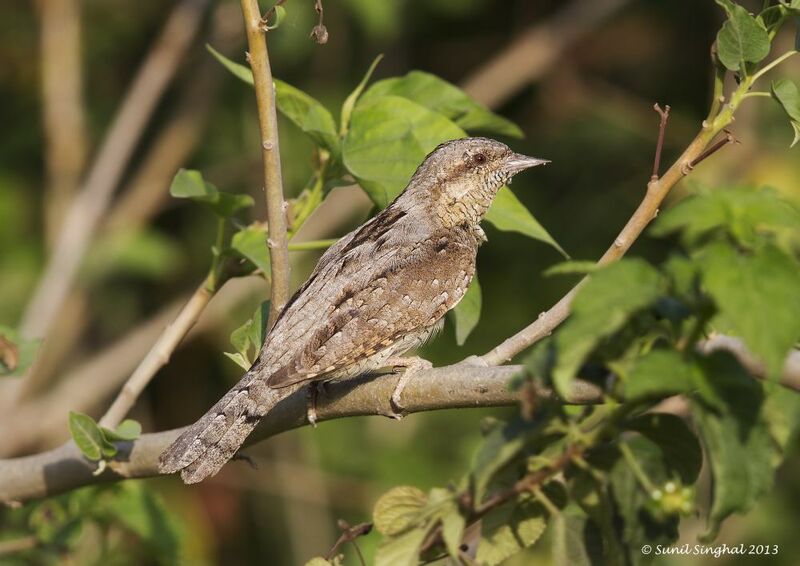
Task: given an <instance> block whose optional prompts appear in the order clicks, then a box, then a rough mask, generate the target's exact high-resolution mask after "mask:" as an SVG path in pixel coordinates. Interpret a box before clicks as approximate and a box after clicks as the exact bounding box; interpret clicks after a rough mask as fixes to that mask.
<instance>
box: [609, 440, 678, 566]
mask: <svg viewBox="0 0 800 566" xmlns="http://www.w3.org/2000/svg"><path fill="white" fill-rule="evenodd" d="M626 444H627V446H628V448H629V449H630V451H631V453H632V454H633V457H634V459H635V460H636V463H637V464H638V466H639V467H640V468H641V470H642V472H643V473H644V474H645V475H646V476H647V477H648V478H649V480H650V481H651V482H652V483H653V484H655V485H663V484H665V483H666V482H667V481H668V480H671V479H672V478H671V477H670V470H669V469H668V468H667V467H666V466H665V459H664V457H663V455H662V452H661V450H660V449H659V446H657V445H656V444H654V443H653V442H651V441H650V440H649V439H647V438H643V437H635V438H632V439H630V440H629V441H626ZM609 480H610V484H611V493H612V497H613V499H614V503H615V507H616V512H617V513H616V514H617V515H618V517H619V518H618V519H617V530H618V531H619V533H620V534H621V535H622V536H621V538H622V546H623V548H625V549H627V553H628V558H629V560H630V562H631V563H632V564H634V565H638V564H647V563H649V562H651V558H650V557H649V556H643V555H642V552H641V550H640V549H641V548H642V546H643V545H645V544H649V545H651V546H655V545H659V544H660V545H662V546H665V547H666V546H669V545H671V544H672V543H673V542H674V541H675V540H677V538H678V516H677V515H675V514H669V515H666V514H663V513H662V512H660V511H661V510H660V509H659V508H658V506H657V502H656V501H654V499H653V494H651V493H648V492H647V491H646V490H645V489H644V487H643V486H642V485H641V483H640V482H639V480H638V478H637V476H636V474H635V473H634V472H633V470H632V468H631V465H630V464H629V463H628V462H627V461H626V460H625V459H624V458H619V459H617V460H616V461H615V463H614V465H613V467H612V469H611V471H610V473H609ZM654 513H656V514H655V515H654ZM620 523H621V524H620Z"/></svg>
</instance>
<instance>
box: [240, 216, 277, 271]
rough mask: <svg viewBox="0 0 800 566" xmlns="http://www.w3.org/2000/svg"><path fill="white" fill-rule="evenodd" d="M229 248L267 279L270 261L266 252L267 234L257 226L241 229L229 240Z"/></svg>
mask: <svg viewBox="0 0 800 566" xmlns="http://www.w3.org/2000/svg"><path fill="white" fill-rule="evenodd" d="M231 248H233V249H234V250H235V251H236V252H237V253H238V254H239V255H241V256H242V257H243V258H245V259H247V260H249V261H251V262H252V263H253V265H255V266H256V267H257V268H258V269H260V270H261V273H262V274H263V275H264V276H265V277H269V275H270V260H269V252H268V251H267V234H266V232H265V231H264V230H263V229H261V228H259V227H258V226H247V227H245V228H242V229H241V230H239V231H238V232H236V233H235V234H234V235H233V237H232V238H231Z"/></svg>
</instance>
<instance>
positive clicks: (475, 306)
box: [452, 275, 482, 346]
mask: <svg viewBox="0 0 800 566" xmlns="http://www.w3.org/2000/svg"><path fill="white" fill-rule="evenodd" d="M481 302H482V297H481V285H480V283H479V282H478V276H477V275H476V276H475V277H473V278H472V283H470V286H469V288H468V289H467V293H466V294H465V295H464V298H463V299H461V301H459V303H458V305H456V308H454V309H453V311H452V313H453V315H452V316H453V322H454V324H455V330H456V343H457V344H458V345H459V346H463V345H464V342H466V340H467V337H469V335H470V333H472V331H473V330H474V329H475V327H476V326H477V325H478V321H479V320H480V318H481Z"/></svg>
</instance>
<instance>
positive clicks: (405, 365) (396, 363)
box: [386, 356, 433, 420]
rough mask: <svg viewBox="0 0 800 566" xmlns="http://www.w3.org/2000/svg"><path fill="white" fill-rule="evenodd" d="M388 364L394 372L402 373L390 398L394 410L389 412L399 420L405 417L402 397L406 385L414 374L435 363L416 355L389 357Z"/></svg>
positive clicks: (429, 367) (427, 368)
mask: <svg viewBox="0 0 800 566" xmlns="http://www.w3.org/2000/svg"><path fill="white" fill-rule="evenodd" d="M386 365H387V366H390V367H392V368H393V370H394V373H400V378H399V379H398V380H397V385H395V387H394V391H393V392H392V397H391V399H390V405H391V409H392V411H391V413H390V414H389V416H390V417H392V418H395V419H398V420H399V419H402V418H403V410H404V409H405V407H403V403H402V401H401V399H400V398H401V396H402V394H403V389H405V388H406V385H407V384H408V382H409V381H410V380H411V378H412V377H413V376H414V374H417V373H419V372H421V371H425V370H429V369H431V368H432V367H433V364H432V363H430V362H429V361H428V360H425V359H423V358H418V357H416V356H414V357H408V358H389V359H388V360H386ZM400 370H402V371H400Z"/></svg>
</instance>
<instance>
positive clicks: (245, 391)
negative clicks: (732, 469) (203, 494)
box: [159, 370, 294, 483]
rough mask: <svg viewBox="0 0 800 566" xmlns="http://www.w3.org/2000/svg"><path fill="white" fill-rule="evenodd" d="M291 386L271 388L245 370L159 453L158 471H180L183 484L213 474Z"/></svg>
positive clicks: (289, 392)
mask: <svg viewBox="0 0 800 566" xmlns="http://www.w3.org/2000/svg"><path fill="white" fill-rule="evenodd" d="M251 371H252V370H251ZM293 389H294V388H287V389H273V388H271V387H269V386H267V385H266V384H265V383H264V379H263V376H258V377H256V375H255V373H250V372H248V373H247V374H246V375H245V376H244V377H243V378H242V379H241V381H239V383H237V384H236V385H235V386H234V387H233V389H231V390H230V391H228V393H226V394H225V396H224V397H222V399H220V400H219V401H218V402H217V404H216V405H214V406H213V407H212V408H211V410H209V411H208V412H207V413H206V414H205V415H203V416H202V417H200V419H199V420H198V421H197V422H196V423H194V424H193V425H192V426H190V427H189V428H188V429H187V430H186V431H184V432H183V434H181V435H180V436H179V437H178V438H177V439H176V440H175V442H173V443H172V445H171V446H170V447H169V448H167V449H166V450H165V451H164V453H163V454H161V456H160V458H159V472H161V473H162V474H172V473H175V472H177V471H180V472H181V477H182V478H183V481H184V482H185V483H197V482H199V481H202V480H204V479H205V478H207V477H209V476H213V475H214V474H216V473H217V472H218V471H219V470H220V469H222V466H224V465H225V463H226V462H227V461H228V460H230V459H231V458H232V457H233V455H234V454H235V453H236V451H237V450H238V449H239V447H240V446H241V445H242V444H243V443H244V441H245V440H246V439H247V437H248V436H249V435H250V433H251V432H252V431H253V429H254V428H255V427H256V425H257V424H258V422H259V421H260V420H261V418H262V417H263V416H264V415H266V414H267V412H269V410H270V409H272V407H274V406H275V405H276V404H277V403H278V402H279V401H280V400H281V399H283V398H285V397H287V396H288V395H289V394H291V393H292V392H293Z"/></svg>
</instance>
